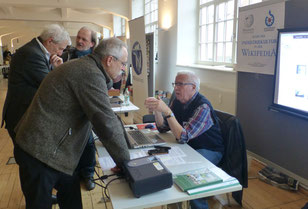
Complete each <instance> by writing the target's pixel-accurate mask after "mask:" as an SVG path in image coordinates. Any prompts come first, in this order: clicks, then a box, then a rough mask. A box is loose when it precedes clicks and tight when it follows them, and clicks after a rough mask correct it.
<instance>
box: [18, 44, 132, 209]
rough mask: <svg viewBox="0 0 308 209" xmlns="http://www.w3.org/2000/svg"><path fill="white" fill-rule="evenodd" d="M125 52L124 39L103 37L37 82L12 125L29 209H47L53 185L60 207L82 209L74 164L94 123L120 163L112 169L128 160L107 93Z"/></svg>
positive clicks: (119, 68)
mask: <svg viewBox="0 0 308 209" xmlns="http://www.w3.org/2000/svg"><path fill="white" fill-rule="evenodd" d="M113 56H116V57H118V58H119V59H118V60H116V59H114V58H113ZM127 56H128V52H127V46H126V44H125V43H124V42H122V41H121V40H119V39H117V38H109V39H104V40H102V41H101V42H100V43H99V45H98V46H97V47H96V48H95V49H94V52H93V53H92V54H90V55H88V56H83V57H82V58H80V59H76V60H73V61H71V62H66V63H64V64H62V65H61V66H59V67H57V68H56V69H55V70H53V71H52V72H50V73H49V74H48V75H47V76H46V78H45V79H44V81H43V82H42V84H41V85H40V88H39V89H38V91H37V93H36V94H35V97H34V98H33V101H32V103H31V105H30V107H29V108H28V110H27V111H26V113H25V114H24V116H23V117H22V119H21V120H20V122H19V123H18V125H17V127H16V129H15V130H16V138H15V139H16V145H15V149H14V156H15V159H16V162H17V163H18V165H19V174H20V180H21V187H22V190H23V194H24V196H25V199H26V208H27V209H50V208H51V207H52V205H51V204H52V202H51V191H52V188H56V189H57V198H58V204H59V207H60V208H61V209H72V208H73V209H81V208H83V207H82V201H81V192H80V182H79V175H78V172H77V170H76V168H77V165H78V163H79V159H80V157H81V155H82V153H83V151H84V148H85V146H86V144H87V142H88V139H89V134H90V133H91V131H92V126H93V127H94V130H95V131H96V135H97V136H98V137H99V140H100V141H101V142H102V143H103V144H104V146H105V147H106V149H107V151H108V152H109V154H110V156H111V157H112V158H113V160H114V161H115V162H116V164H117V166H118V167H117V168H115V169H113V171H116V170H119V168H120V167H121V166H122V163H123V162H124V161H126V160H129V159H130V156H129V152H128V147H127V144H126V141H125V138H124V130H123V129H122V128H121V127H122V126H121V123H120V121H119V120H118V118H117V116H116V114H115V113H114V112H113V110H112V109H111V105H110V101H109V96H108V87H109V86H111V85H112V79H115V78H116V77H117V76H118V75H119V74H120V73H121V71H122V70H123V65H122V63H126V62H127Z"/></svg>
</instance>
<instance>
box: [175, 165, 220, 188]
mask: <svg viewBox="0 0 308 209" xmlns="http://www.w3.org/2000/svg"><path fill="white" fill-rule="evenodd" d="M173 181H174V183H175V184H176V185H177V186H178V187H180V189H181V190H183V191H184V192H186V191H187V190H191V189H195V188H199V187H204V186H207V185H211V184H216V183H220V182H222V179H221V178H220V177H219V176H217V175H216V174H215V173H214V172H212V171H210V170H209V169H208V168H202V169H197V170H193V171H188V172H185V173H181V174H177V175H175V178H174V179H173Z"/></svg>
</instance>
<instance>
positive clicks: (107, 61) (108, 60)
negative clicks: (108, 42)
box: [106, 56, 112, 67]
mask: <svg viewBox="0 0 308 209" xmlns="http://www.w3.org/2000/svg"><path fill="white" fill-rule="evenodd" d="M111 62H112V56H108V57H107V58H106V64H107V66H108V67H109V66H110V65H111Z"/></svg>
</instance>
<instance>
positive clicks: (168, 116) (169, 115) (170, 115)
mask: <svg viewBox="0 0 308 209" xmlns="http://www.w3.org/2000/svg"><path fill="white" fill-rule="evenodd" d="M171 117H174V114H173V112H170V113H169V114H168V115H166V116H165V119H167V118H171Z"/></svg>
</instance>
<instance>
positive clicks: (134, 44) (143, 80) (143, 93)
mask: <svg viewBox="0 0 308 209" xmlns="http://www.w3.org/2000/svg"><path fill="white" fill-rule="evenodd" d="M129 31H130V47H131V48H130V50H129V52H130V53H131V59H132V60H131V63H132V66H133V70H132V71H133V91H134V94H133V97H134V104H135V105H136V106H138V107H139V108H140V110H139V111H138V113H139V114H140V116H143V115H146V114H148V110H147V109H146V108H145V106H144V100H145V99H146V98H147V97H148V80H147V63H146V60H147V59H146V41H145V27H144V17H139V18H136V19H134V20H131V21H129Z"/></svg>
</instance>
